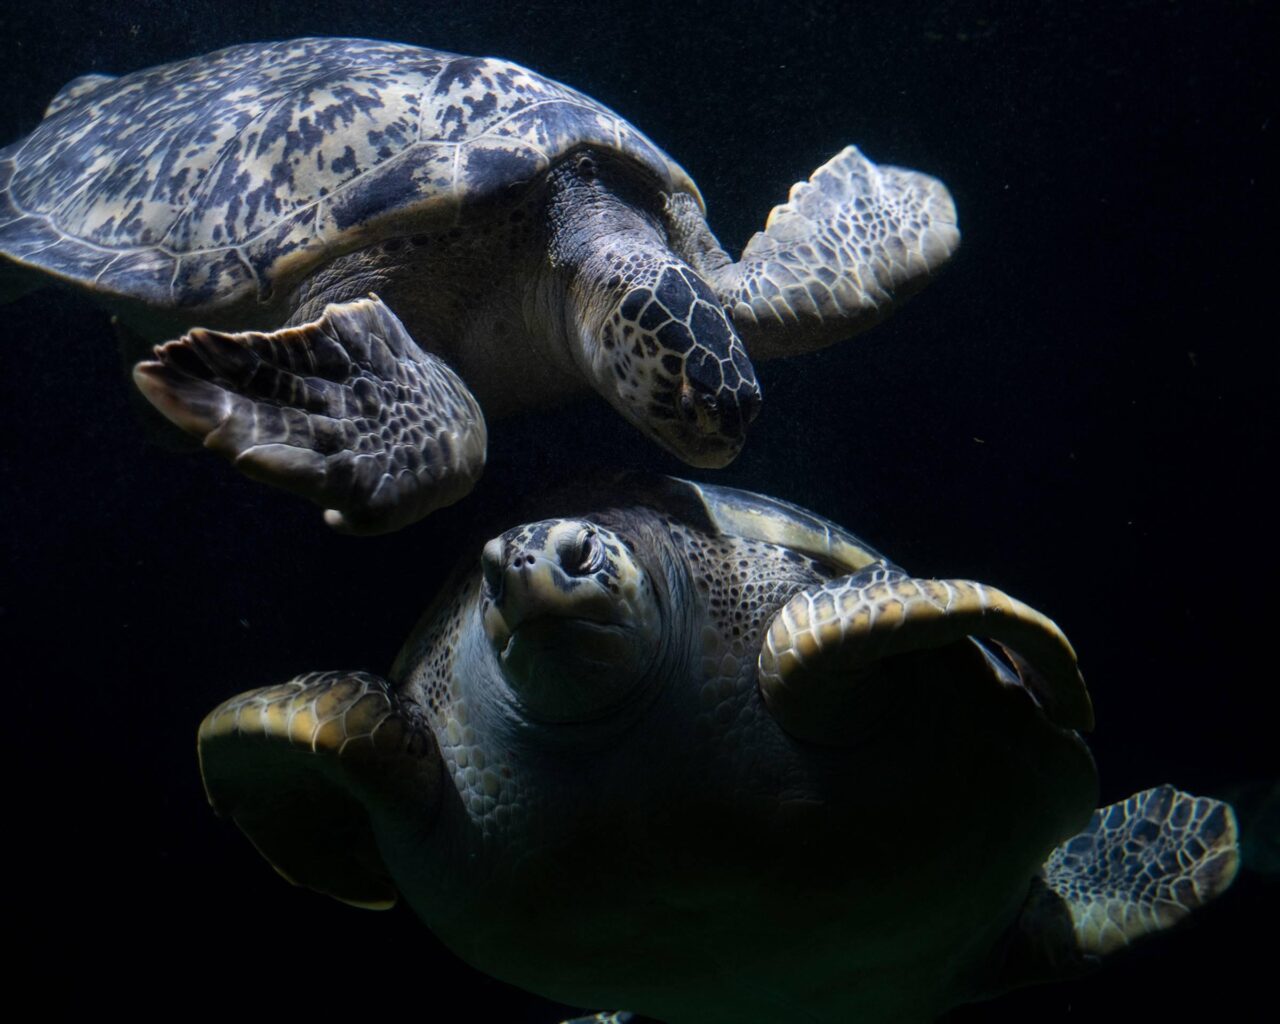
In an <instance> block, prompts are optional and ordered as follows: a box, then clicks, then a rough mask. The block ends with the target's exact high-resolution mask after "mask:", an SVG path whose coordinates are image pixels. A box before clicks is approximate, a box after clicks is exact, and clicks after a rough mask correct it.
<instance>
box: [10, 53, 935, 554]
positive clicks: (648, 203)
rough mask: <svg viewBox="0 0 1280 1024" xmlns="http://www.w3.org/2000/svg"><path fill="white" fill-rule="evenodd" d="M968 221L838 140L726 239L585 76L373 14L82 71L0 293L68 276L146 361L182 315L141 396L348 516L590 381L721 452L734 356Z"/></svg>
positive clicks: (801, 346)
mask: <svg viewBox="0 0 1280 1024" xmlns="http://www.w3.org/2000/svg"><path fill="white" fill-rule="evenodd" d="M958 243H959V232H958V230H957V227H956V216H955V208H954V206H953V204H952V201H951V197H950V195H949V194H948V192H947V190H946V188H945V187H944V186H943V185H942V184H941V183H940V182H938V181H937V180H935V179H934V178H931V177H928V176H927V175H923V174H918V173H916V172H913V171H908V170H902V169H899V168H894V167H879V166H877V165H875V164H873V163H872V162H870V161H869V160H867V159H866V158H865V157H864V156H863V155H862V154H861V153H859V152H858V150H857V149H855V148H853V147H849V148H847V149H845V150H843V151H842V152H841V153H839V154H837V155H836V156H835V157H833V158H832V159H831V160H830V161H828V162H827V163H826V164H824V165H823V166H822V167H820V168H818V170H817V171H815V172H814V174H813V176H812V177H811V178H810V179H809V180H808V181H806V182H801V183H799V184H797V185H796V186H794V187H793V188H792V190H791V194H790V197H789V199H788V201H787V202H786V203H785V204H783V205H782V206H779V207H777V208H775V209H774V210H773V212H772V213H771V214H770V216H769V219H768V222H767V224H766V227H765V229H764V231H762V232H760V233H758V234H756V235H755V236H754V237H753V238H752V239H751V241H750V242H749V243H748V244H747V246H746V248H745V249H744V251H743V254H742V258H741V259H740V260H738V261H737V262H734V261H733V260H732V259H730V257H729V256H728V255H727V254H726V253H725V251H724V250H723V249H722V248H721V247H720V245H719V244H718V243H717V241H716V239H715V237H714V236H713V235H712V233H711V231H710V229H709V228H708V227H707V223H706V220H705V219H704V206H703V201H702V198H701V197H700V195H699V193H698V190H697V188H696V186H695V185H694V183H693V182H692V181H691V180H690V178H689V176H688V175H687V174H686V173H685V172H684V171H683V170H682V169H681V168H680V167H679V166H678V165H677V164H676V163H674V162H673V161H672V160H671V159H670V158H669V157H668V156H667V155H666V154H665V153H663V152H662V151H661V150H660V149H658V148H657V147H656V146H655V145H654V144H653V143H652V142H650V141H649V139H648V138H646V137H645V136H644V135H643V134H641V133H640V132H639V131H637V130H636V129H635V128H634V127H632V126H631V125H630V124H628V123H627V122H626V121H624V120H623V119H622V118H620V117H618V115H616V114H615V113H613V112H612V111H610V110H608V109H607V108H605V107H603V106H601V105H600V104H599V103H597V102H595V101H594V100H592V99H590V98H588V97H586V96H584V95H583V94H582V93H579V92H577V91H575V90H573V89H571V88H568V87H566V86H563V85H560V84H558V83H556V82H553V81H551V80H550V79H547V78H544V77H542V76H541V75H538V74H536V73H534V72H532V71H529V70H527V69H526V68H522V67H520V66H518V65H516V64H512V63H510V62H508V61H504V60H497V59H492V58H476V57H463V56H457V55H454V54H450V53H444V52H441V51H438V50H429V49H423V48H420V47H416V46H407V45H400V44H395V43H384V42H375V41H370V40H362V39H323V38H321V39H299V40H294V41H291V42H274V43H261V44H251V45H242V46H234V47H231V48H229V49H225V50H220V51H218V52H216V53H212V54H209V55H207V56H203V57H198V58H194V59H191V60H184V61H180V62H178V63H174V64H168V65H165V66H163V67H157V68H152V69H149V70H145V71H139V72H135V73H133V74H128V75H124V76H122V77H119V78H111V77H108V76H105V75H90V76H86V77H84V78H79V79H76V80H75V81H73V82H71V83H70V84H69V85H67V86H66V87H65V88H64V89H63V90H62V91H61V92H60V93H59V94H58V95H57V97H55V99H54V100H53V102H52V103H51V104H50V106H49V109H48V112H47V114H46V117H45V119H44V121H43V122H42V123H41V124H40V125H39V126H38V127H37V128H36V130H35V131H34V132H32V133H31V134H30V135H29V136H28V137H27V138H25V139H23V140H21V141H19V142H16V143H14V144H13V145H11V146H8V147H7V148H5V149H3V150H0V256H3V257H5V258H4V259H0V294H4V295H9V296H13V295H16V294H18V293H20V292H22V291H24V290H26V289H29V288H31V287H34V286H36V285H37V284H40V283H43V282H47V281H48V280H49V279H50V278H54V279H57V280H60V281H61V282H63V283H65V284H69V285H72V286H75V287H77V288H79V289H81V290H83V291H86V292H88V293H90V294H91V295H92V296H94V297H95V298H97V299H98V300H100V301H101V302H102V304H104V305H105V306H106V307H107V308H109V309H110V310H111V311H112V312H113V313H114V314H115V315H116V317H117V318H118V322H119V323H120V324H121V325H122V327H123V331H124V333H125V335H126V336H127V337H129V338H133V339H135V342H134V343H135V344H137V345H138V346H139V354H142V353H144V352H145V351H146V348H145V344H143V343H151V342H156V341H163V340H164V339H169V338H174V336H175V335H178V334H182V336H181V337H180V338H177V340H172V341H168V342H167V343H165V344H162V345H159V346H158V347H157V348H156V349H155V350H154V355H153V357H152V358H150V359H148V360H147V361H145V362H142V363H140V364H139V365H138V366H137V368H136V370H135V373H134V379H135V380H136V382H137V384H138V386H139V387H140V388H141V390H142V392H143V393H144V394H145V395H146V397H147V398H148V399H149V400H150V401H151V402H152V403H153V404H154V405H155V406H156V407H158V408H159V409H160V410H161V411H162V412H163V413H164V414H165V415H166V416H167V417H169V418H170V419H171V420H172V421H173V422H174V423H176V424H177V425H178V426H180V427H182V428H183V429H185V430H186V431H188V432H190V433H192V434H194V435H195V436H197V437H199V438H201V439H202V440H203V442H204V444H205V446H207V447H208V448H211V449H213V450H214V451H216V452H218V453H220V454H221V455H223V456H225V457H227V458H228V459H230V460H231V461H232V462H233V463H234V464H235V465H236V466H237V467H238V468H239V469H241V470H243V471H244V472H245V473H247V474H249V475H250V476H252V477H255V478H258V479H261V480H265V481H267V482H269V483H273V484H277V485H279V486H281V487H285V488H287V489H289V490H292V491H294V492H297V493H299V494H301V495H303V496H305V497H306V498H309V499H310V500H312V501H314V502H316V503H318V504H319V505H321V506H322V507H323V508H324V509H326V510H327V511H326V520H327V521H328V522H329V523H330V524H331V525H332V526H334V527H335V528H338V529H343V530H347V531H353V532H369V533H372V532H381V531H387V530H392V529H396V528H398V527H400V526H403V525H405V524H406V523H409V522H412V521H414V520H416V519H418V518H420V517H421V516H423V515H425V514H427V513H428V512H429V511H431V510H432V509H435V508H438V507H440V506H442V505H445V504H449V503H451V502H453V501H456V500H457V499H459V498H460V497H462V496H463V495H464V494H466V493H467V492H468V491H469V490H470V489H471V488H472V486H473V485H474V483H475V481H476V479H477V477H478V476H479V474H480V472H481V470H482V468H483V464H484V460H485V453H486V441H487V435H486V427H485V421H484V417H483V415H482V413H481V405H483V406H484V408H485V409H486V410H488V412H489V413H490V414H500V413H504V412H508V411H512V410H517V409H522V408H530V407H537V406H540V405H545V404H547V403H550V402H553V401H555V400H558V399H560V398H562V397H564V396H566V395H568V394H571V393H573V392H575V391H581V390H585V389H586V388H589V387H590V388H594V389H596V390H597V391H598V392H599V393H600V394H601V395H603V396H604V397H605V398H606V399H607V400H608V401H609V402H610V403H612V404H613V405H614V406H615V408H616V409H617V410H618V411H619V412H620V413H621V414H622V415H623V416H624V417H625V418H626V419H627V420H629V421H630V422H632V423H633V424H635V425H636V426H637V427H639V428H640V430H642V431H643V432H644V433H646V434H647V435H649V436H650V437H651V438H653V439H654V440H655V441H657V442H658V443H659V444H660V445H662V446H663V447H665V448H666V449H668V450H669V451H671V452H673V453H674V454H675V455H677V456H679V457H680V458H681V459H683V460H685V461H686V462H688V463H690V464H692V465H695V466H704V467H715V466H722V465H725V464H726V463H728V462H729V461H730V460H731V459H733V457H734V456H735V455H736V454H737V452H738V451H739V449H740V448H741V446H742V444H743V441H744V438H745V432H746V429H747V426H748V424H749V423H750V421H751V420H752V418H753V417H754V416H755V415H756V413H757V411H758V409H759V406H760V390H759V387H758V385H757V382H756V377H755V372H754V370H753V368H752V365H751V358H756V359H767V358H771V357H774V356H780V355H787V354H790V353H798V352H804V351H808V350H812V349H815V348H819V347H821V346H824V345H827V344H830V343H832V342H835V341H838V340H840V339H842V338H845V337H847V336H849V335H851V334H853V333H855V332H857V331H859V330H861V329H863V328H864V327H867V326H869V325H871V324H872V323H874V322H876V321H877V320H879V319H881V318H883V317H884V316H885V315H886V314H887V313H888V312H889V311H890V309H891V307H892V306H893V305H894V303H895V302H896V301H897V300H898V299H900V298H902V297H904V296H906V295H907V294H909V293H910V292H912V291H913V290H915V289H917V288H918V287H920V286H921V285H922V284H924V283H925V282H926V281H927V279H928V278H929V277H930V275H931V274H932V273H933V272H934V271H936V270H937V269H938V268H939V267H940V266H941V265H942V264H943V263H945V262H946V260H947V259H948V257H949V256H950V254H951V253H952V251H953V250H954V249H955V248H956V246H957V244H958ZM183 332H186V333H185V334H183ZM748 351H750V354H751V355H750V358H749V357H748ZM464 380H465V381H466V383H465V384H464V383H463V381H464Z"/></svg>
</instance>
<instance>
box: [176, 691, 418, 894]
mask: <svg viewBox="0 0 1280 1024" xmlns="http://www.w3.org/2000/svg"><path fill="white" fill-rule="evenodd" d="M198 749H199V752H200V772H201V775H202V776H203V777H204V785H205V792H206V793H207V794H208V797H209V803H210V804H212V805H213V808H214V810H215V811H217V812H218V814H219V815H221V816H223V817H229V818H231V819H232V820H233V821H235V823H236V824H237V825H238V826H239V827H240V829H241V831H243V832H244V833H245V835H247V836H248V837H249V841H250V842H252V843H253V845H254V846H255V847H256V848H257V850H258V852H259V853H261V854H262V855H263V857H265V858H266V859H267V861H268V862H269V863H270V864H271V866H272V867H274V868H275V869H276V870H277V871H278V872H279V873H280V874H281V875H283V876H284V877H285V878H286V879H288V880H289V881H290V882H292V883H293V884H295V885H304V886H307V887H308V888H311V889H315V890H316V891H318V892H322V893H325V894H326V895H329V896H333V897H334V898H336V899H339V900H342V901H343V902H344V903H352V904H355V905H356V906H362V907H373V908H382V907H389V906H391V905H392V904H393V903H395V901H396V896H397V893H396V889H395V886H394V885H393V884H392V882H391V879H390V877H389V875H388V873H387V870H386V868H385V867H384V866H383V863H382V858H381V856H380V855H379V853H378V848H377V843H376V841H375V839H374V834H373V828H372V825H371V824H370V820H369V819H370V812H369V803H370V802H371V801H372V802H376V803H378V804H379V805H382V806H388V807H391V808H396V807H397V805H401V806H402V807H403V808H404V810H403V812H402V813H403V816H404V817H405V819H406V820H415V819H416V820H418V821H421V822H423V823H429V822H430V821H431V817H432V814H433V812H434V808H435V806H436V805H437V803H438V801H439V795H440V773H441V761H440V751H439V748H438V747H437V746H436V742H435V739H434V737H432V735H431V734H430V732H428V731H427V730H425V729H421V728H418V727H416V726H415V725H414V724H413V723H412V722H410V721H409V720H408V719H406V718H405V717H403V716H402V715H401V713H400V710H399V705H398V702H397V700H396V696H395V694H394V693H393V692H392V691H391V688H390V687H389V686H388V684H387V683H386V681H385V680H383V679H380V678H379V677H377V676H374V675H370V674H369V673H367V672H351V673H346V672H314V673H311V674H310V675H305V676H299V677H298V678H297V679H294V680H291V681H290V682H287V683H285V684H283V685H282V686H270V687H266V688H265V689H261V690H252V691H250V692H248V693H242V694H241V695H240V696H238V697H233V698H232V699H231V700H229V701H226V702H225V703H224V704H222V705H220V706H219V707H218V708H216V709H215V710H213V711H211V712H210V713H209V714H208V715H207V716H206V717H205V720H204V721H203V722H202V723H201V724H200V734H199V742H198Z"/></svg>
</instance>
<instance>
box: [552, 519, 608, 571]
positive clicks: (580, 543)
mask: <svg viewBox="0 0 1280 1024" xmlns="http://www.w3.org/2000/svg"><path fill="white" fill-rule="evenodd" d="M604 558H605V554H604V543H603V542H602V541H601V540H600V538H599V536H598V535H597V534H596V531H595V530H583V531H582V532H581V533H580V534H578V539H577V541H576V543H574V544H571V545H569V549H568V550H567V551H565V552H564V554H563V555H562V556H561V559H560V561H561V564H562V565H563V566H564V570H565V572H567V573H569V575H571V576H590V575H591V574H592V573H593V572H599V571H600V570H601V569H602V568H604Z"/></svg>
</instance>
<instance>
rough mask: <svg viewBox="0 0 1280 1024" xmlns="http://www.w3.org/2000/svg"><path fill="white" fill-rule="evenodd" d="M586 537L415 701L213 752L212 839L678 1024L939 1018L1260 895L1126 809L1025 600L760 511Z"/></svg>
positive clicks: (1206, 844) (599, 530) (302, 696)
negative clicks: (223, 831)
mask: <svg viewBox="0 0 1280 1024" xmlns="http://www.w3.org/2000/svg"><path fill="white" fill-rule="evenodd" d="M556 508H557V509H558V511H559V513H560V515H559V516H558V517H556V518H552V519H542V520H539V521H537V522H533V523H530V524H528V525H524V526H520V527H517V528H515V529H512V530H509V531H507V532H505V533H503V534H502V535H501V536H498V537H496V538H494V539H493V540H491V541H489V543H488V544H487V545H485V547H484V550H483V554H482V555H481V557H480V558H479V559H478V560H477V561H476V562H475V563H473V564H472V565H471V566H470V568H469V569H468V570H466V571H464V572H462V573H461V574H459V575H458V576H456V577H455V579H454V580H453V581H452V582H451V583H450V584H448V585H447V586H446V587H445V589H444V591H443V592H442V593H441V594H440V595H439V597H438V599H437V601H436V603H435V604H434V606H433V607H432V608H431V609H430V610H429V611H428V612H427V613H426V615H425V616H424V618H423V619H422V621H421V623H420V624H419V626H418V628H417V629H416V631H415V632H414V634H413V636H412V637H411V638H410V640H409V641H408V643H407V644H406V646H405V647H404V649H403V651H402V652H401V653H400V656H399V658H398V659H397V660H396V663H395V665H394V666H393V668H392V670H391V673H390V676H389V679H383V678H381V677H379V676H376V675H372V674H369V673H365V672H326V673H318V674H311V675H304V676H300V677H298V678H296V679H294V680H292V681H291V682H288V683H286V684H284V685H282V686H274V687H269V688H266V689H260V690H254V691H252V692H249V693H246V694H243V695H242V696H240V697H237V698H235V699H233V700H230V701H228V702H227V703H225V704H223V705H222V706H221V707H219V708H218V709H217V710H215V711H213V712H212V713H211V714H210V715H209V716H208V717H207V718H206V719H205V721H204V723H203V725H202V726H201V728H200V741H199V743H200V756H201V763H202V769H203V772H204V778H205V784H206V787H207V789H208V792H209V796H210V799H211V801H212V803H213V805H214V807H215V808H216V809H217V810H218V811H219V812H220V813H222V814H224V815H227V816H229V817H231V818H232V819H233V820H234V821H235V822H236V823H237V824H238V825H239V826H240V827H241V828H242V829H243V830H244V831H245V832H246V833H247V834H248V836H249V837H250V838H251V839H252V841H253V843H254V845H255V846H256V847H257V848H258V849H259V850H260V851H261V852H262V853H263V854H264V856H266V858H267V859H268V860H270V861H271V863H272V864H273V865H274V866H275V867H276V868H277V870H279V871H280V873H281V874H283V875H284V876H285V877H286V878H289V879H291V880H292V881H294V882H296V883H299V884H302V885H307V886H310V887H312V888H314V889H317V890H319V891H321V892H325V893H328V894H330V895H332V896H336V897H337V898H339V899H342V900H346V901H348V902H351V903H356V904H361V905H371V906H385V905H388V904H390V903H392V902H393V901H394V900H396V898H397V897H398V896H402V897H403V898H405V899H406V900H407V901H408V902H409V903H410V905H411V906H412V907H413V908H414V909H415V910H416V911H417V912H418V914H419V915H420V916H421V917H422V918H423V920H424V921H426V922H427V924H428V925H429V926H430V927H431V928H432V929H433V930H434V931H435V932H436V933H437V934H438V935H439V936H440V937H441V938H442V939H443V940H444V941H445V942H446V943H447V944H448V945H449V946H450V947H451V948H452V949H454V950H455V951H456V952H457V953H459V954H460V955H461V956H462V957H464V958H465V959H467V960H468V961H470V962H471V963H473V964H474V965H476V966H477V967H479V968H480V969H482V970H484V971H487V972H489V973H491V974H494V975H496V976H498V977H500V978H503V979H505V980H506V981H509V982H512V983H514V984H517V985H521V986H523V987H525V988H527V989H530V990H532V991H535V992H539V993H541V994H543V995H545V996H548V997H550V998H552V999H555V1000H559V1001H561V1002H566V1003H570V1004H576V1005H584V1006H623V1007H628V1008H630V1009H631V1010H634V1011H636V1012H637V1013H640V1014H642V1015H644V1016H645V1017H647V1018H656V1019H658V1020H662V1021H668V1022H672V1024H682V1022H687V1024H721V1022H723V1024H728V1022H734V1024H766V1022H776V1021H795V1020H813V1021H846V1020H867V1021H884V1020H893V1021H904V1020H928V1019H931V1018H932V1017H934V1016H935V1015H937V1014H938V1013H940V1012H941V1011H943V1010H944V1009H946V1008H947V1007H948V1006H951V1005H954V1004H956V1003H958V1002H962V1001H965V1000H971V999H978V998H982V997H985V996H989V995H993V994H996V993H998V992H1000V991H1003V990H1005V989H1008V988H1011V987H1015V986H1017V985H1022V984H1026V983H1029V982H1033V981H1040V980H1048V979H1052V978H1054V977H1060V976H1064V975H1069V974H1072V973H1074V972H1077V971H1079V970H1082V969H1084V968H1086V967H1087V966H1089V965H1090V964H1091V963H1093V962H1095V961H1096V960H1098V959H1099V958H1101V957H1104V956H1106V955H1107V954H1109V953H1111V952H1112V951H1114V950H1116V949H1119V948H1121V947H1123V946H1125V945H1127V944H1128V943H1130V942H1132V941H1133V940H1135V939H1137V938H1138V937H1140V936H1142V935H1144V934H1146V933H1149V932H1154V931H1159V930H1161V929H1164V928H1167V927H1169V926H1171V925H1173V924H1175V923H1176V922H1177V921H1179V920H1180V919H1182V918H1183V917H1185V916H1186V915H1187V914H1188V913H1189V912H1190V911H1192V910H1193V909H1195V908H1196V907H1198V906H1200V905H1201V904H1203V903H1204V902H1206V901H1207V900H1210V899H1212V898H1213V897H1214V896H1216V895H1217V894H1219V893H1220V892H1222V891H1223V890H1224V889H1225V888H1226V886H1227V885H1228V884H1229V883H1230V881H1231V879H1232V876H1233V874H1234V872H1235V868H1236V862H1237V848H1236V828H1235V821H1234V817H1233V815H1232V812H1231V809H1230V807H1229V806H1227V805H1226V804H1223V803H1220V802H1218V801H1215V800H1212V799H1206V798H1197V797H1192V796H1188V795H1186V794H1184V793H1180V792H1178V791H1176V790H1174V789H1173V788H1171V787H1169V786H1162V787H1159V788H1157V789H1152V790H1147V791H1145V792H1142V793H1138V794H1136V795H1135V796H1133V797H1130V798H1129V799H1128V800H1126V801H1123V802H1121V803H1118V804H1114V805H1112V806H1110V807H1105V808H1102V809H1101V810H1097V811H1095V810H1094V805H1095V801H1096V799H1097V779H1096V774H1095V769H1094V764H1093V760H1092V758H1091V757H1090V755H1089V752H1088V750H1087V749H1086V747H1085V745H1084V743H1083V742H1082V741H1081V739H1080V737H1079V735H1078V734H1077V731H1076V730H1078V729H1081V728H1087V727H1089V726H1090V725H1091V724H1092V710H1091V707H1090V703H1089V697H1088V694H1087V693H1086V691H1085V688H1084V684H1083V682H1082V680H1081V678H1080V675H1079V673H1078V671H1077V669H1076V661H1075V655H1074V653H1073V652H1072V649H1071V647H1070V645H1069V644H1068V642H1067V640H1066V639H1065V637H1064V636H1063V635H1062V633H1061V632H1060V631H1059V630H1058V629H1057V627H1056V626H1054V624H1053V623H1052V622H1050V621H1049V620H1048V619H1046V618H1045V617H1044V616H1043V615H1040V614H1039V613H1038V612H1035V611H1033V610H1032V609H1030V608H1028V607H1027V606H1025V605H1023V604H1021V603H1020V602H1018V601H1016V600H1014V599H1013V598H1010V597H1008V596H1006V595H1004V594H1002V593H1000V592H999V591H997V590H995V589H993V588H990V587H986V586H983V585H981V584H978V583H972V582H967V581H940V580H928V579H915V578H912V577H910V576H908V575H907V574H906V573H905V572H903V571H902V570H901V569H899V568H898V567H896V566H894V565H892V564H891V563H889V562H888V561H887V560H885V559H884V558H883V557H882V556H881V555H879V554H878V553H877V552H875V551H873V550H872V549H871V548H869V547H868V546H867V545H865V544H863V543H862V542H861V541H859V540H858V539H857V538H856V537H853V536H852V535H850V534H848V533H846V532H845V531H843V530H841V529H839V528H837V527H835V526H833V525H831V524H829V523H827V522H825V521H823V520H822V519H820V518H818V517H816V516H813V515H811V514H809V513H807V512H804V511H803V510H800V509H797V508H795V507H794V506H791V505H787V504H785V503H783V502H779V501H774V500H772V499H769V498H763V497H760V496H757V495H752V494H747V493H744V492H741V491H733V490H728V489H724V488H717V487H708V486H704V485H695V484H689V483H683V482H680V481H671V480H659V481H653V480H632V481H629V482H626V483H623V484H619V485H618V486H617V487H616V488H615V489H613V490H608V491H604V492H601V493H597V494H595V495H593V496H591V497H589V498H586V499H582V500H579V501H566V502H563V503H561V504H559V505H557V506H556ZM975 637H982V638H983V639H982V640H978V639H975Z"/></svg>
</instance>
